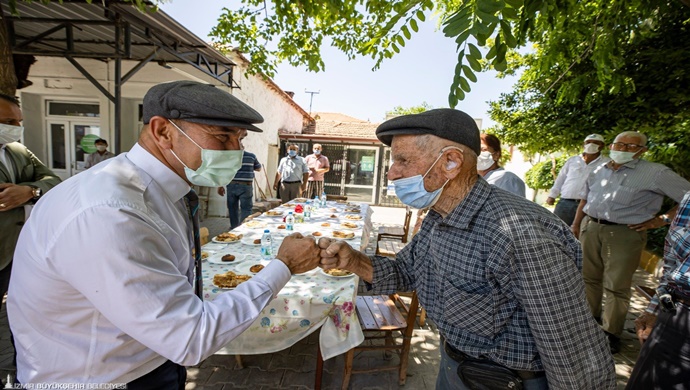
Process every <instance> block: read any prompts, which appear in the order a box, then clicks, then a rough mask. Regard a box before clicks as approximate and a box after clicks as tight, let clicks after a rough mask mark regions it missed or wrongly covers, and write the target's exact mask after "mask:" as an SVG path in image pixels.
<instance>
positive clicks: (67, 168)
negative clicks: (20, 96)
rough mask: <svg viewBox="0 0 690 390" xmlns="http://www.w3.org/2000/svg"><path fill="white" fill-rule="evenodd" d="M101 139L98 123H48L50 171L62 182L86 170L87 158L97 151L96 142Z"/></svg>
mask: <svg viewBox="0 0 690 390" xmlns="http://www.w3.org/2000/svg"><path fill="white" fill-rule="evenodd" d="M100 137H101V126H100V124H99V123H98V122H97V121H94V122H91V121H84V120H78V121H62V120H49V121H48V143H49V145H50V147H49V155H48V158H49V161H50V169H52V170H53V172H55V174H57V175H58V176H60V178H61V179H62V180H65V179H67V178H69V177H70V176H73V175H76V174H77V173H79V172H81V171H83V170H84V164H85V162H86V156H87V155H88V154H89V153H93V152H95V151H96V149H95V147H94V144H93V143H94V141H95V140H96V139H98V138H100Z"/></svg>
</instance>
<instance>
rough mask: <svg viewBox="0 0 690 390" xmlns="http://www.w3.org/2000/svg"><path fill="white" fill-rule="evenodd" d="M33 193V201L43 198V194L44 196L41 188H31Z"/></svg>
mask: <svg viewBox="0 0 690 390" xmlns="http://www.w3.org/2000/svg"><path fill="white" fill-rule="evenodd" d="M31 193H32V194H33V196H34V197H33V198H32V199H33V200H38V198H40V197H41V194H43V191H41V189H40V188H38V187H34V186H31Z"/></svg>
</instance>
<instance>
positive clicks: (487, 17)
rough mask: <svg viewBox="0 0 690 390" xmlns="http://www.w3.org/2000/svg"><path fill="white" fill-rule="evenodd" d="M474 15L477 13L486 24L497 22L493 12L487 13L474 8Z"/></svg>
mask: <svg viewBox="0 0 690 390" xmlns="http://www.w3.org/2000/svg"><path fill="white" fill-rule="evenodd" d="M475 15H477V17H478V18H479V19H481V20H483V21H484V22H486V23H487V24H490V23H498V17H497V16H496V15H494V14H489V13H486V12H483V11H480V10H476V11H475Z"/></svg>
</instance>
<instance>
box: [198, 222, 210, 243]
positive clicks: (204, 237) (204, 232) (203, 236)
mask: <svg viewBox="0 0 690 390" xmlns="http://www.w3.org/2000/svg"><path fill="white" fill-rule="evenodd" d="M199 241H200V242H201V245H206V244H208V241H209V238H208V228H207V227H205V226H204V227H200V228H199Z"/></svg>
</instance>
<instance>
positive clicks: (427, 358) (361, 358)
mask: <svg viewBox="0 0 690 390" xmlns="http://www.w3.org/2000/svg"><path fill="white" fill-rule="evenodd" d="M372 220H373V221H374V224H375V226H379V225H381V224H395V223H398V224H400V223H402V221H403V220H404V209H395V208H383V207H375V208H374V214H373V217H372ZM412 221H413V222H414V221H415V216H414V215H413V219H412ZM202 226H206V227H208V228H209V232H210V235H211V237H213V236H215V235H217V234H218V233H221V232H223V231H225V230H226V229H227V228H228V226H229V221H228V220H227V218H208V219H206V220H204V221H203V222H202ZM374 230H376V229H374ZM371 241H372V242H373V243H372V245H370V247H369V248H368V251H369V252H371V251H373V246H374V245H375V242H376V238H375V236H373V237H372V240H371ZM634 284H642V285H646V286H650V287H654V286H655V280H654V278H653V277H652V276H651V275H649V274H648V273H647V272H645V271H643V270H641V269H638V271H637V272H636V273H635V280H634ZM645 307H646V302H645V301H644V299H643V298H642V297H641V296H640V295H639V294H637V292H635V293H634V294H633V300H632V304H631V308H630V312H629V314H628V322H627V323H626V332H624V335H623V343H622V344H623V346H622V350H621V353H619V354H617V355H615V356H614V358H615V360H616V371H617V374H618V379H619V380H618V383H619V386H618V387H619V388H620V389H623V388H624V387H625V383H626V382H627V379H628V377H629V376H630V372H631V371H632V366H633V365H634V363H635V360H636V359H637V355H638V353H639V343H638V342H637V338H636V337H635V334H634V325H633V322H632V321H633V320H634V319H635V318H637V316H638V315H639V313H640V312H641V311H642V310H644V308H645ZM563 326H568V324H563ZM317 342H318V333H314V334H312V335H311V336H310V337H308V338H306V339H304V340H302V341H300V342H299V343H297V344H295V345H294V346H293V347H291V348H289V349H287V350H284V351H280V352H277V353H273V354H264V355H244V356H242V362H243V365H244V368H239V367H238V366H237V364H236V361H235V359H234V357H233V356H221V355H214V356H212V357H210V358H208V359H206V360H205V361H204V362H203V363H202V364H200V365H199V366H197V367H190V368H188V370H187V372H188V383H187V389H214V390H225V389H262V390H263V389H295V390H297V389H312V388H313V387H314V375H315V368H316V345H317ZM438 347H439V337H438V332H437V330H436V327H435V326H434V325H433V323H432V322H431V321H427V324H426V325H425V326H424V327H417V329H416V330H415V333H414V338H413V339H412V350H411V351H410V361H409V367H408V378H407V384H406V385H405V386H404V387H400V386H398V383H397V376H396V375H397V373H396V372H395V371H388V372H380V373H371V374H353V375H352V379H351V385H350V388H351V389H370V390H374V389H381V390H383V389H398V388H407V389H414V390H422V389H429V390H431V389H434V387H435V386H434V385H435V380H436V379H435V378H436V373H437V372H438V364H439V352H438ZM11 356H12V346H11V344H10V342H9V330H8V324H7V316H6V313H5V305H4V301H3V305H2V310H0V378H1V380H2V382H3V383H4V379H5V377H6V376H7V373H8V372H12V371H13V369H14V367H12V365H11ZM395 360H397V357H395V356H394V357H393V361H390V363H391V364H392V363H394V362H395ZM382 363H383V364H387V363H389V361H386V360H385V359H384V358H383V356H382V353H381V352H375V351H367V352H362V353H360V354H358V355H356V356H355V363H354V364H355V367H368V366H375V365H379V364H382ZM343 367H344V361H343V357H342V356H338V357H336V358H333V359H330V360H328V361H326V362H325V363H324V376H323V388H324V389H339V388H340V384H341V382H342V373H343Z"/></svg>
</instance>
